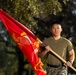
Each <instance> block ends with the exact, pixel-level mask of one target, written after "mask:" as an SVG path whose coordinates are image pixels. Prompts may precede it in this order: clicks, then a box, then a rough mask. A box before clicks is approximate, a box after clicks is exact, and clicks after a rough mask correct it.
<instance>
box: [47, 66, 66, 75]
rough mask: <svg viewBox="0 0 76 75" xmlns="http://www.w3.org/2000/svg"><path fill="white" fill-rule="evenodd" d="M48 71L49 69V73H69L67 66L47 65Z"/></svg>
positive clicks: (63, 74)
mask: <svg viewBox="0 0 76 75" xmlns="http://www.w3.org/2000/svg"><path fill="white" fill-rule="evenodd" d="M46 71H47V75H67V67H66V66H62V67H58V68H55V67H50V66H47V68H46Z"/></svg>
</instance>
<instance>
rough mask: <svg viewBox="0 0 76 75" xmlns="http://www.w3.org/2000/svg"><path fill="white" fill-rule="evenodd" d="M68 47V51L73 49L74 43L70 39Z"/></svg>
mask: <svg viewBox="0 0 76 75" xmlns="http://www.w3.org/2000/svg"><path fill="white" fill-rule="evenodd" d="M67 49H68V51H70V50H72V49H73V44H72V43H71V41H69V40H68V47H67Z"/></svg>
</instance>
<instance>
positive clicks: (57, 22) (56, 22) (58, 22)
mask: <svg viewBox="0 0 76 75" xmlns="http://www.w3.org/2000/svg"><path fill="white" fill-rule="evenodd" d="M54 24H60V25H61V26H62V24H61V22H60V21H54V22H52V23H51V25H50V28H52V26H53V25H54Z"/></svg>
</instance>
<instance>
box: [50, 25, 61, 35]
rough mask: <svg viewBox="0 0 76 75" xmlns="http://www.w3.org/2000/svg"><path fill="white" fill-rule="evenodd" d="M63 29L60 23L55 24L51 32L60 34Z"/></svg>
mask: <svg viewBox="0 0 76 75" xmlns="http://www.w3.org/2000/svg"><path fill="white" fill-rule="evenodd" d="M61 31H62V28H61V25H60V24H54V25H53V26H52V28H51V32H52V34H53V36H60V34H61Z"/></svg>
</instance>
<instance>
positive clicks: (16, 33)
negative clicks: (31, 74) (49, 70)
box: [0, 9, 46, 75]
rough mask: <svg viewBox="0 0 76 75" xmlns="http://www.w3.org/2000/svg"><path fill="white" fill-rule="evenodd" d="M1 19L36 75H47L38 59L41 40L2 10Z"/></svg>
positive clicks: (0, 11)
mask: <svg viewBox="0 0 76 75" xmlns="http://www.w3.org/2000/svg"><path fill="white" fill-rule="evenodd" d="M0 19H1V20H2V22H3V24H4V26H5V28H6V29H7V31H8V32H9V34H10V35H11V36H12V38H13V39H14V41H15V42H16V44H17V45H18V47H19V48H20V49H21V51H22V52H23V54H24V55H25V57H26V58H27V59H28V61H29V63H30V64H31V66H32V68H33V69H34V71H35V73H36V75H46V72H45V71H44V69H43V68H42V62H41V60H40V58H39V57H38V48H39V44H40V40H39V39H38V38H37V37H36V36H35V35H34V34H33V33H32V32H31V31H30V30H29V29H28V28H26V27H25V26H24V25H22V24H21V23H20V22H18V21H17V20H15V19H14V18H13V17H11V16H10V15H9V14H7V13H6V12H4V11H3V10H1V9H0Z"/></svg>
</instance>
